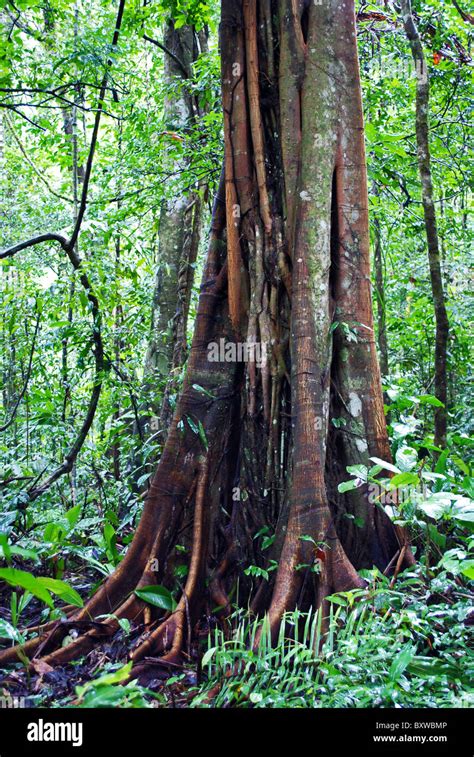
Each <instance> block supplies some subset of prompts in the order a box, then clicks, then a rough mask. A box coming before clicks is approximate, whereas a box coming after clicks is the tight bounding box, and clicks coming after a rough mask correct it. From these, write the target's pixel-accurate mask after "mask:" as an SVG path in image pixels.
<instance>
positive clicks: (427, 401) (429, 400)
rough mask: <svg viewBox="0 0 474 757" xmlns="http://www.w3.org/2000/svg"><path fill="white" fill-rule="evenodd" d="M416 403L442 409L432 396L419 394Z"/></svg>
mask: <svg viewBox="0 0 474 757" xmlns="http://www.w3.org/2000/svg"><path fill="white" fill-rule="evenodd" d="M417 399H418V401H419V402H420V404H421V405H433V406H434V407H444V404H443V403H442V402H441V400H439V399H438V398H437V397H433V395H432V394H420V395H419V396H418V398H417Z"/></svg>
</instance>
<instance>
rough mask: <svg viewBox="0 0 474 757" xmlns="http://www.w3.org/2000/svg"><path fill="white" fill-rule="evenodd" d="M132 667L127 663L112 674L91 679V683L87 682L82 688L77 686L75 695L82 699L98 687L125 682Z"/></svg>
mask: <svg viewBox="0 0 474 757" xmlns="http://www.w3.org/2000/svg"><path fill="white" fill-rule="evenodd" d="M132 665H133V663H132V662H128V663H127V664H126V665H124V666H123V667H122V668H119V669H118V670H115V671H114V672H113V673H106V674H105V675H103V676H101V677H100V678H96V679H93V680H92V681H87V683H85V684H84V685H83V686H77V687H76V693H77V695H78V696H79V697H80V698H81V699H82V697H83V696H84V694H85V693H86V691H89V690H90V689H95V688H96V687H99V686H112V685H113V684H114V683H122V681H126V680H127V678H129V677H130V672H131V670H132Z"/></svg>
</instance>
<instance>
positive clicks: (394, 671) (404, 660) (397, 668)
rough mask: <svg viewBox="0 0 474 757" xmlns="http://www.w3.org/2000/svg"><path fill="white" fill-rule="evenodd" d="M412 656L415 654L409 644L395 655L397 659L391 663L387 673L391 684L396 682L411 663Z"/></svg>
mask: <svg viewBox="0 0 474 757" xmlns="http://www.w3.org/2000/svg"><path fill="white" fill-rule="evenodd" d="M414 654H415V653H414V649H413V646H412V645H411V644H407V645H406V646H405V647H404V648H403V649H402V651H401V652H400V654H399V655H397V657H396V658H395V659H394V661H393V662H392V664H391V666H390V670H389V673H388V677H389V680H390V681H391V682H392V683H395V682H396V681H398V679H399V678H400V676H401V675H402V673H404V672H405V670H406V669H407V667H408V665H409V664H410V662H411V661H412V659H413V657H414Z"/></svg>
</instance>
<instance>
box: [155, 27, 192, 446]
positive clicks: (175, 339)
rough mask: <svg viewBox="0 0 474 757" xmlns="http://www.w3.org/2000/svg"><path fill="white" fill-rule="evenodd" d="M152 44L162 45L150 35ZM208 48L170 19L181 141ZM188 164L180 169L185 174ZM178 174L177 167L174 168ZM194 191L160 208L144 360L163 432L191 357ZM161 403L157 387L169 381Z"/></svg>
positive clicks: (173, 114)
mask: <svg viewBox="0 0 474 757" xmlns="http://www.w3.org/2000/svg"><path fill="white" fill-rule="evenodd" d="M145 39H147V40H148V41H150V42H152V43H155V44H159V43H157V42H156V40H153V39H152V38H151V37H148V36H147V35H145ZM201 44H203V46H204V48H206V47H207V38H206V33H205V32H204V31H203V32H202V33H201V34H200V35H199V36H198V34H197V32H196V30H195V28H194V27H193V26H192V25H189V24H185V25H184V26H181V27H179V28H175V22H174V21H173V19H170V20H168V22H167V23H166V25H165V32H164V44H163V46H162V47H163V49H164V54H165V57H164V80H165V86H166V87H167V89H168V93H167V95H166V97H165V103H164V122H165V126H166V129H167V130H168V131H169V133H170V134H172V135H173V138H174V139H177V140H182V139H183V136H184V135H185V134H186V131H189V129H190V128H191V126H192V125H193V123H194V122H195V120H196V118H197V117H198V115H199V113H198V112H197V111H198V110H199V105H198V103H197V102H195V99H194V98H193V95H192V92H191V91H190V88H189V87H188V86H187V85H188V82H189V80H190V79H191V77H192V64H193V62H194V61H195V60H196V58H197V56H198V55H199V53H200V52H202V50H201V49H200V46H201ZM185 168H186V165H185V163H184V164H183V165H182V166H181V170H183V171H184V170H185ZM175 170H176V167H175ZM202 191H203V187H201V191H199V189H198V187H195V191H191V192H186V193H184V192H183V193H182V194H180V195H178V196H176V197H172V198H168V199H165V200H164V201H163V203H162V206H161V210H160V226H159V246H158V266H157V270H156V279H155V285H154V292H153V305H152V316H151V330H150V341H149V345H148V351H147V355H146V359H145V381H146V384H147V385H148V386H149V388H150V389H151V391H152V397H151V402H150V404H151V407H152V409H153V411H154V412H155V414H156V415H158V416H159V417H160V429H161V430H162V431H166V429H167V428H168V426H169V424H170V421H171V416H172V411H171V408H170V402H169V395H170V392H171V390H172V389H174V390H176V386H175V383H176V374H177V373H178V372H179V370H180V369H181V368H182V366H183V363H184V361H185V358H186V354H187V342H186V330H187V322H188V313H189V304H190V299H191V289H192V285H193V280H194V264H195V262H196V258H197V253H198V248H199V241H200V234H201V225H202V209H203V203H202V196H201V193H202ZM170 375H171V380H168V385H167V387H166V390H165V395H164V398H163V401H162V403H161V408H160V407H159V406H158V405H159V403H158V402H157V399H158V394H157V391H156V385H157V383H158V382H159V380H160V378H161V380H163V379H165V381H166V380H167V379H169V378H170Z"/></svg>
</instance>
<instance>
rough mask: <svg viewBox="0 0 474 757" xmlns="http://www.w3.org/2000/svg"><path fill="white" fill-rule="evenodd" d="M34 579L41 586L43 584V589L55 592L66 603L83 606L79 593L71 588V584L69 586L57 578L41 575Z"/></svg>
mask: <svg viewBox="0 0 474 757" xmlns="http://www.w3.org/2000/svg"><path fill="white" fill-rule="evenodd" d="M36 580H37V581H38V582H39V583H40V584H41V585H42V586H44V587H45V589H47V590H48V591H50V592H52V593H53V594H57V596H58V597H59V598H60V599H62V601H63V602H65V603H66V604H68V605H74V606H75V607H83V606H84V602H83V601H82V597H81V595H80V594H79V593H78V592H77V591H76V590H75V589H73V588H72V586H69V585H68V584H67V583H65V582H64V581H58V579H57V578H43V577H42V578H38V579H36Z"/></svg>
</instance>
